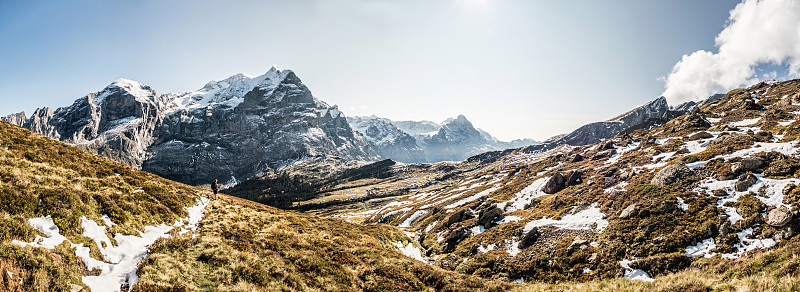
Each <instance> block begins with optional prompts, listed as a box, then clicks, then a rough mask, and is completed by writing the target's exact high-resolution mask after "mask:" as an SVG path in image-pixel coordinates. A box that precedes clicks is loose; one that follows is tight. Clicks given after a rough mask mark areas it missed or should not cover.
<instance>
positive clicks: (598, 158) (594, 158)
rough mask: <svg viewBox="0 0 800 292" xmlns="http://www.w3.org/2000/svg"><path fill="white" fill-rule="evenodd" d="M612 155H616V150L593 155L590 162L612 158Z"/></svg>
mask: <svg viewBox="0 0 800 292" xmlns="http://www.w3.org/2000/svg"><path fill="white" fill-rule="evenodd" d="M614 154H617V150H616V149H608V150H603V151H600V152H597V153H595V154H594V156H592V160H600V159H603V158H608V157H611V156H614Z"/></svg>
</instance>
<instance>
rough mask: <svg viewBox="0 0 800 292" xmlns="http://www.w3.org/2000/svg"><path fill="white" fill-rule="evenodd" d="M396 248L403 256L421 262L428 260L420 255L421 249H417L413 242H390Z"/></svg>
mask: <svg viewBox="0 0 800 292" xmlns="http://www.w3.org/2000/svg"><path fill="white" fill-rule="evenodd" d="M392 245H394V246H395V247H397V249H399V250H400V252H402V253H403V254H404V255H405V256H407V257H410V258H412V259H415V260H418V261H420V262H423V263H426V264H427V263H428V260H427V259H426V258H425V257H424V256H422V251H421V250H419V248H417V247H416V246H414V244H413V243H411V242H409V243H408V245H406V246H403V243H402V242H394V243H392Z"/></svg>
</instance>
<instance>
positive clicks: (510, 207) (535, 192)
mask: <svg viewBox="0 0 800 292" xmlns="http://www.w3.org/2000/svg"><path fill="white" fill-rule="evenodd" d="M549 179H550V178H548V177H543V178H539V179H537V180H535V181H533V182H532V183H531V184H530V185H528V186H527V187H525V188H524V189H522V190H521V191H519V192H517V193H516V194H514V197H512V198H511V200H508V201H506V202H503V203H500V204H498V205H497V207H498V208H500V209H503V210H504V211H505V212H514V211H517V210H522V209H525V205H527V204H529V203H530V202H531V200H533V199H535V198H538V197H541V196H545V195H547V194H545V193H544V192H543V191H542V189H543V188H544V185H545V184H547V181H548V180H549Z"/></svg>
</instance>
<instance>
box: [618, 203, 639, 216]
mask: <svg viewBox="0 0 800 292" xmlns="http://www.w3.org/2000/svg"><path fill="white" fill-rule="evenodd" d="M634 212H636V204H630V205H629V206H628V207H626V208H625V209H624V210H622V212H620V213H619V219H628V218H631V216H633V213H634Z"/></svg>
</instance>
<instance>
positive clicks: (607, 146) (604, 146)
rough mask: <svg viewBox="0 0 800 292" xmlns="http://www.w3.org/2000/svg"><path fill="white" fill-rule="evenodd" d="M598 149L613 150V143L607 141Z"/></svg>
mask: <svg viewBox="0 0 800 292" xmlns="http://www.w3.org/2000/svg"><path fill="white" fill-rule="evenodd" d="M598 149H614V141H611V140H608V141H606V142H603V143H602V144H600V147H599V148H598Z"/></svg>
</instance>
